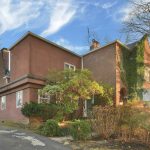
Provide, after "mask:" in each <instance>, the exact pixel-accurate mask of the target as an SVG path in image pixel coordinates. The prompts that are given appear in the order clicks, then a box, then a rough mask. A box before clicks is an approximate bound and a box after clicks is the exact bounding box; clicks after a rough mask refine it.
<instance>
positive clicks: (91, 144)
mask: <svg viewBox="0 0 150 150" xmlns="http://www.w3.org/2000/svg"><path fill="white" fill-rule="evenodd" d="M70 144H71V146H72V149H73V150H150V146H148V145H146V144H141V143H136V142H132V143H125V142H118V141H114V140H113V141H106V140H104V141H86V142H71V143H70Z"/></svg>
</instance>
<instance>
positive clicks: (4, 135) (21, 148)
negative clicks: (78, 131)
mask: <svg viewBox="0 0 150 150" xmlns="http://www.w3.org/2000/svg"><path fill="white" fill-rule="evenodd" d="M0 150H71V149H70V148H69V147H67V146H64V145H62V144H60V143H57V142H54V141H52V140H50V139H48V138H46V137H43V136H40V135H37V134H34V133H31V132H29V131H25V130H20V129H19V130H18V129H11V128H6V127H1V126H0Z"/></svg>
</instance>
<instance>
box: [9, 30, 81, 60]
mask: <svg viewBox="0 0 150 150" xmlns="http://www.w3.org/2000/svg"><path fill="white" fill-rule="evenodd" d="M28 35H31V36H33V37H35V38H38V39H40V40H42V41H44V42H46V43H48V44H51V45H53V46H56V47H58V48H60V49H62V50H64V51H66V52H69V53H71V54H73V55H76V56H78V57H81V56H80V55H78V54H77V53H75V52H73V51H71V50H69V49H67V48H64V47H62V46H60V45H58V44H56V43H54V42H52V41H49V40H47V39H45V38H43V37H41V36H39V35H37V34H35V33H33V32H30V31H28V32H27V33H26V34H25V35H24V36H22V37H21V38H20V39H19V40H17V41H16V42H15V43H14V44H13V45H12V46H11V47H9V50H11V49H12V48H14V47H15V46H16V45H17V44H19V43H20V42H21V41H22V40H24V39H25V38H26V37H27V36H28Z"/></svg>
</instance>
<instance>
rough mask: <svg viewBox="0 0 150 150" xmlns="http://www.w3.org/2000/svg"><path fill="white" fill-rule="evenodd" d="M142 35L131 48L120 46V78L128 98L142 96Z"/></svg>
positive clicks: (139, 97)
mask: <svg viewBox="0 0 150 150" xmlns="http://www.w3.org/2000/svg"><path fill="white" fill-rule="evenodd" d="M145 38H146V36H144V37H143V38H142V39H141V40H140V41H139V42H137V44H136V45H135V46H134V47H133V48H132V49H130V50H129V49H127V48H125V47H122V49H121V50H122V53H121V59H120V72H121V80H122V82H123V84H124V85H125V86H126V87H127V91H128V95H129V98H131V99H134V98H138V99H141V98H142V92H143V82H144V41H145Z"/></svg>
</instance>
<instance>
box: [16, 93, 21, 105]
mask: <svg viewBox="0 0 150 150" xmlns="http://www.w3.org/2000/svg"><path fill="white" fill-rule="evenodd" d="M22 105H23V91H18V92H16V108H21V107H22Z"/></svg>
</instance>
